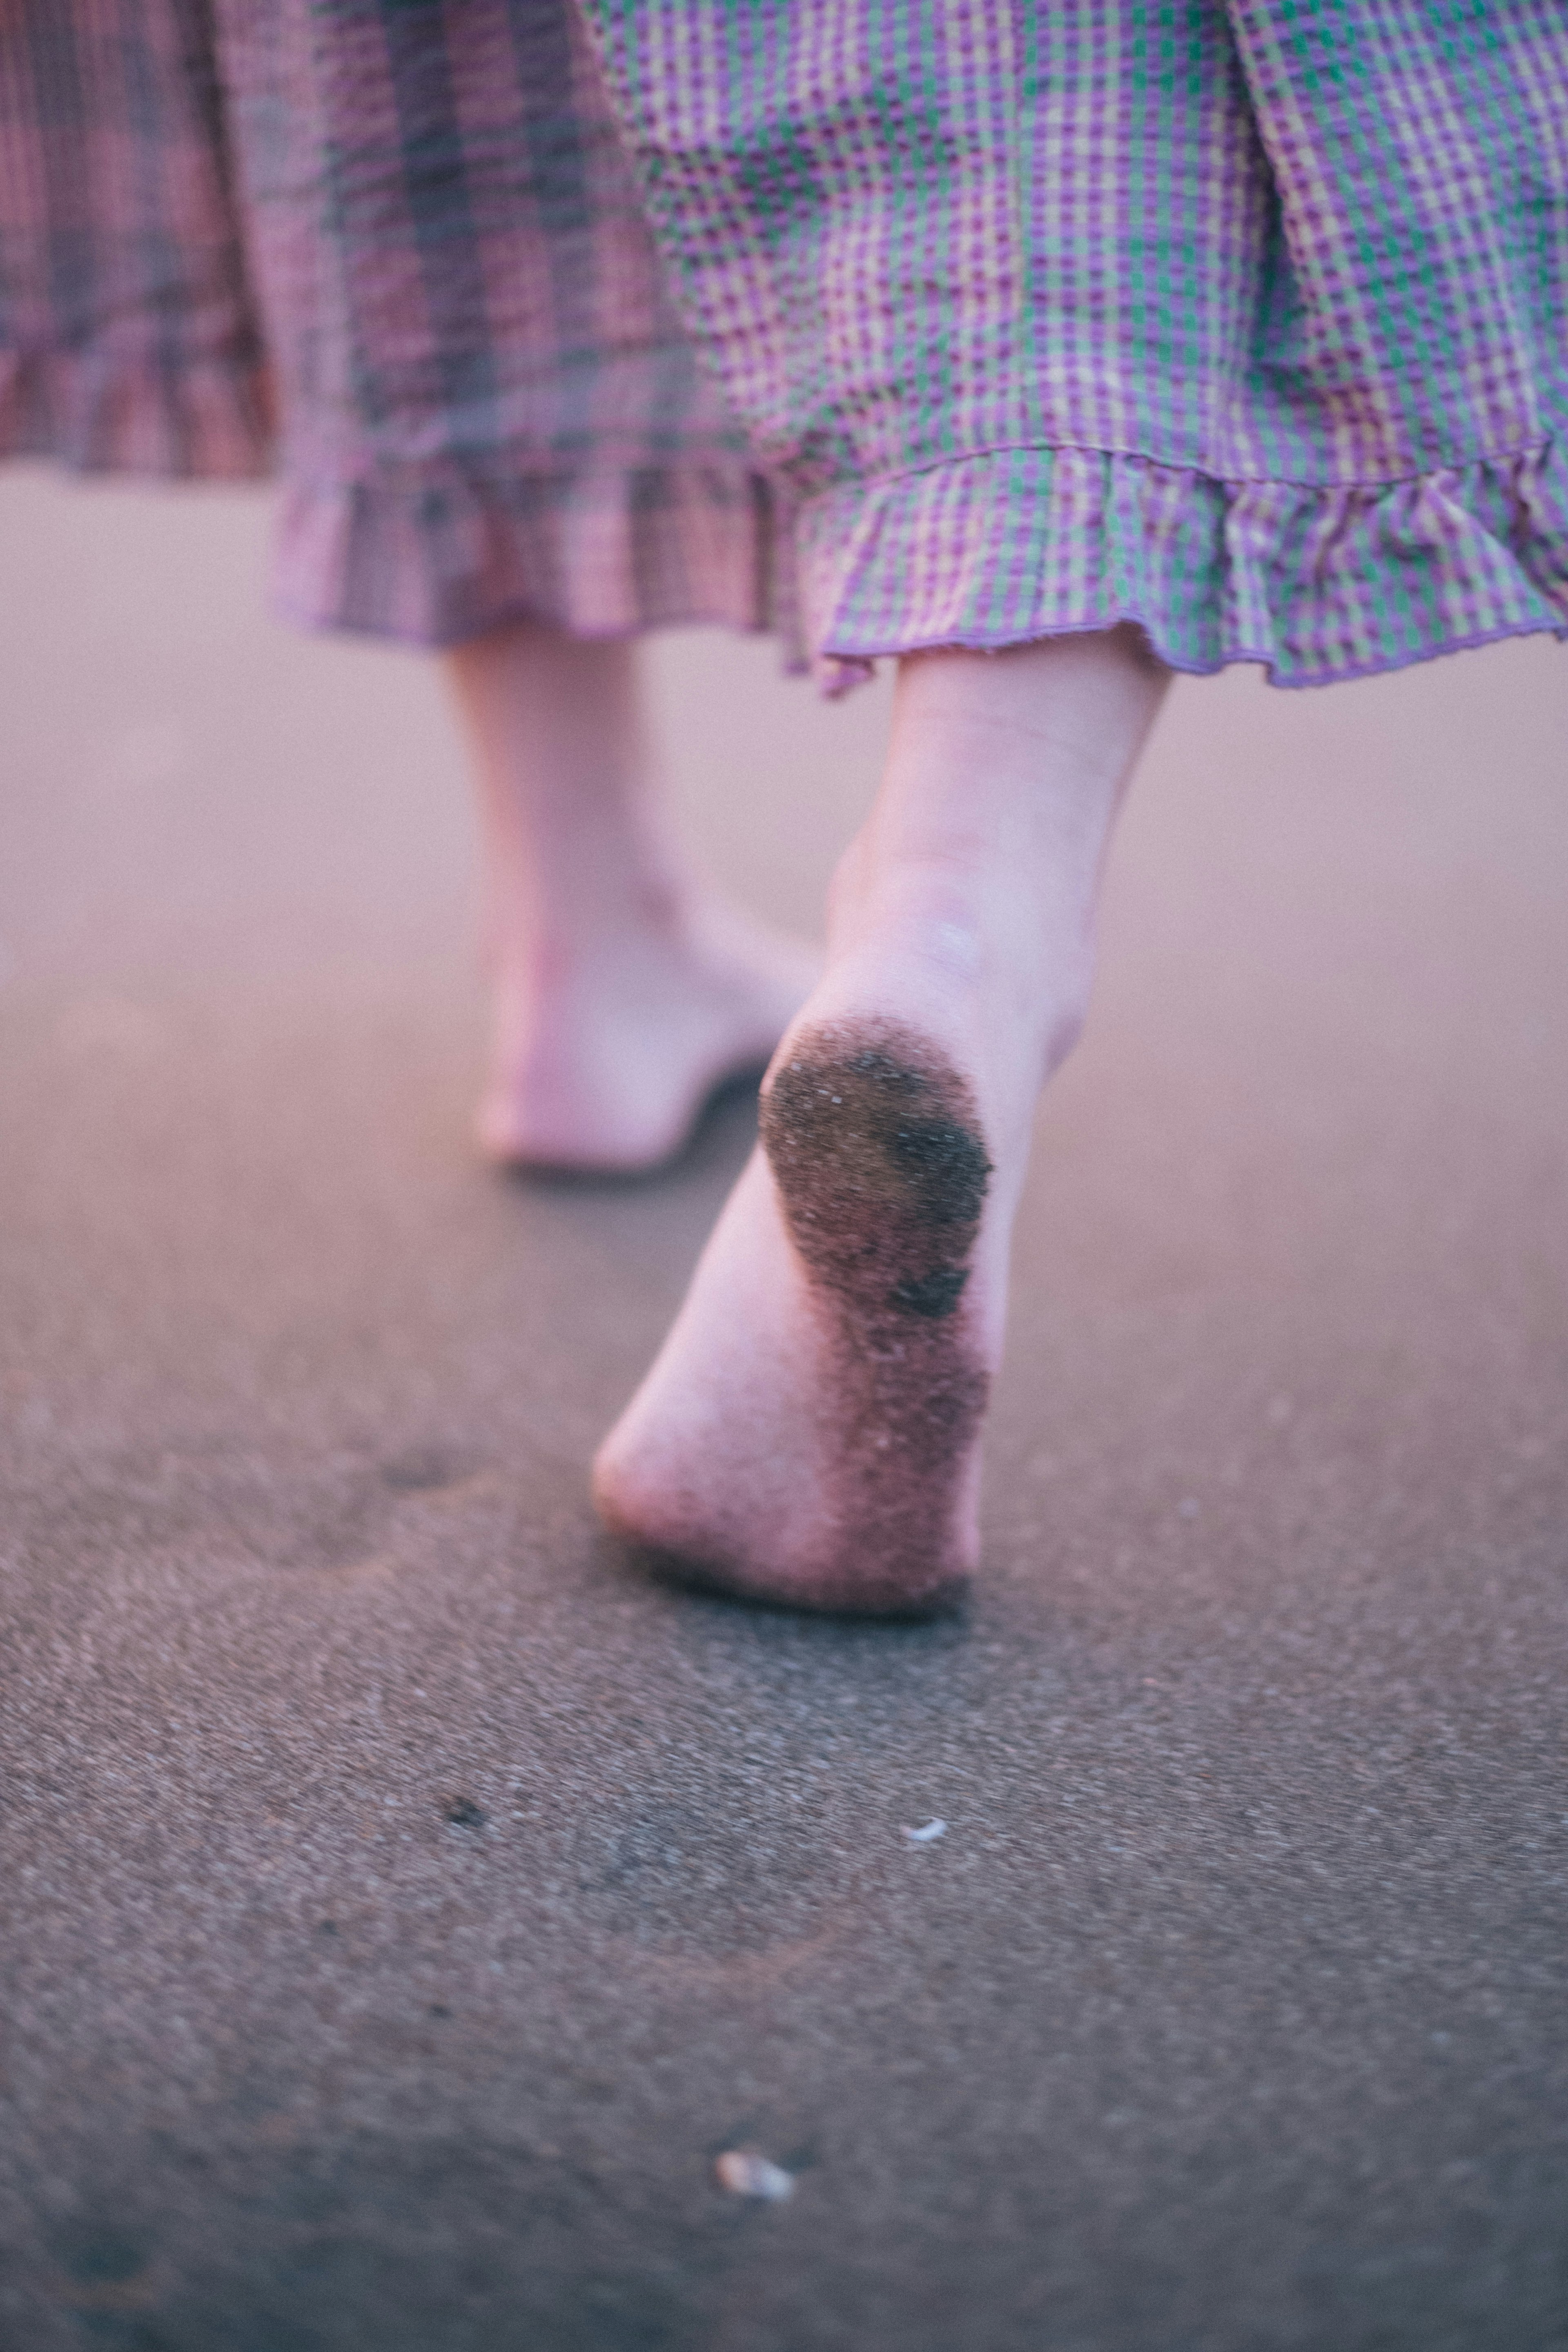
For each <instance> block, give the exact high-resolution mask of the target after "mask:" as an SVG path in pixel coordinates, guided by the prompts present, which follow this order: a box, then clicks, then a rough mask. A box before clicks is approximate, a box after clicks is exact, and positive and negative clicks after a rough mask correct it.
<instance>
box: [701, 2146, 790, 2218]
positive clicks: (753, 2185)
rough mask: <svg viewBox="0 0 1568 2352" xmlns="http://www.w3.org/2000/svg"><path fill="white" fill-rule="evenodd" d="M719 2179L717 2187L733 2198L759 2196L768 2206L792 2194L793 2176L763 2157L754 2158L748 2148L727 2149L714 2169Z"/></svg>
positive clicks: (781, 2166)
mask: <svg viewBox="0 0 1568 2352" xmlns="http://www.w3.org/2000/svg"><path fill="white" fill-rule="evenodd" d="M713 2169H714V2171H715V2172H716V2173H717V2174H718V2176H719V2186H720V2187H721V2189H728V2190H729V2191H730V2193H731V2196H732V2197H760V2198H762V2199H763V2202H764V2203H766V2204H769V2205H782V2204H783V2202H784V2199H785V2198H786V2197H793V2196H794V2194H795V2175H794V2173H793V2172H786V2171H785V2170H784V2167H783V2165H782V2164H770V2163H769V2161H768V2159H767V2158H766V2157H765V2156H753V2155H752V2153H751V2152H750V2150H749V2149H746V2148H740V2147H728V2148H726V2149H725V2151H724V2153H723V2155H722V2156H721V2158H719V2160H718V2162H717V2163H716V2164H715V2165H714V2167H713Z"/></svg>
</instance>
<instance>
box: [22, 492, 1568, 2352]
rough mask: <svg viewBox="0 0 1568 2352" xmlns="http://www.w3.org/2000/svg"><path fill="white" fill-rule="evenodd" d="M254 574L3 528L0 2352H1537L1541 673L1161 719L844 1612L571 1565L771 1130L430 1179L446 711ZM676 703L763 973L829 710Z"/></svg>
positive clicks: (1541, 1847)
mask: <svg viewBox="0 0 1568 2352" xmlns="http://www.w3.org/2000/svg"><path fill="white" fill-rule="evenodd" d="M264 525H265V503H264V501H263V500H260V499H257V498H254V497H251V496H249V495H230V494H226V493H225V494H209V495H205V496H201V497H195V496H191V497H157V496H153V495H142V494H135V493H131V492H124V491H117V490H102V489H99V490H94V489H67V488H58V487H57V486H55V485H53V484H51V483H49V482H47V481H46V480H45V479H44V478H42V477H37V476H27V475H23V476H18V477H15V478H10V479H9V480H8V481H7V482H6V483H5V485H4V486H0V551H4V558H5V560H4V562H3V563H0V602H3V604H4V625H3V626H0V672H3V682H0V690H3V696H4V706H3V707H4V710H5V722H4V736H3V739H0V740H3V744H4V748H3V750H0V763H3V766H4V786H3V795H0V812H3V814H0V837H3V840H4V854H3V856H0V941H3V942H4V949H5V976H4V980H3V982H0V1485H3V1497H4V1502H3V1517H0V1612H3V1620H4V1622H3V1624H0V1770H3V1780H0V1790H3V1811H0V1890H3V1893H0V1900H3V1905H4V1928H3V1933H4V1971H3V1980H0V2004H3V2010H4V2015H3V2019H0V2116H3V2118H4V2128H3V2129H0V2345H3V2346H4V2347H5V2352H75V2347H100V2346H103V2347H124V2348H125V2352H349V2347H353V2352H360V2347H363V2352H459V2347H461V2348H462V2352H468V2347H474V2352H480V2347H483V2352H655V2347H658V2352H666V2348H667V2347H668V2352H837V2347H844V2352H1188V2347H1191V2352H1199V2347H1201V2352H1261V2348H1262V2347H1268V2352H1285V2348H1286V2347H1313V2352H1316V2348H1317V2347H1322V2352H1373V2347H1375V2352H1405V2348H1406V2347H1408V2352H1447V2347H1454V2352H1460V2347H1462V2352H1482V2347H1485V2348H1486V2352H1490V2347H1496V2352H1538V2347H1539V2348H1540V2352H1544V2347H1552V2346H1556V2345H1560V2344H1563V2342H1565V2341H1568V2231H1565V2230H1564V2227H1563V2212H1564V2191H1565V2189H1568V2097H1565V2089H1568V2085H1565V2080H1564V2077H1565V2074H1568V2036H1565V2032H1564V2025H1565V2020H1568V2008H1565V2001H1564V1992H1565V1978H1568V1888H1565V1875H1568V1873H1565V1856H1568V1827H1565V1816H1568V1779H1565V1777H1564V1771H1563V1664H1564V1651H1565V1648H1568V1642H1565V1633H1568V1577H1565V1572H1564V1571H1565V1568H1568V1179H1565V1170H1568V920H1565V919H1564V908H1565V905H1568V655H1565V654H1564V652H1563V649H1562V648H1560V647H1558V646H1554V645H1552V644H1550V643H1547V642H1542V641H1537V642H1533V643H1530V644H1526V645H1514V646H1500V647H1497V648H1493V649H1490V650H1489V651H1486V652H1482V653H1477V654H1469V655H1465V656H1458V658H1456V659H1454V660H1452V661H1449V662H1447V663H1443V664H1438V665H1436V666H1434V667H1428V668H1425V669H1422V670H1418V671H1413V672H1410V673H1407V674H1405V675H1404V676H1402V677H1395V678H1392V679H1387V680H1380V681H1372V682H1369V683H1365V684H1362V685H1357V686H1353V687H1349V688H1341V689H1336V690H1334V691H1332V692H1329V693H1321V694H1315V695H1294V696H1288V695H1281V694H1277V693H1273V692H1271V691H1270V690H1269V689H1268V688H1266V687H1265V686H1263V685H1262V684H1261V683H1259V682H1258V680H1257V679H1256V678H1254V677H1250V676H1247V675H1244V674H1237V675H1233V676H1231V677H1227V678H1225V679H1223V680H1220V681H1217V682H1214V683H1194V684H1190V685H1189V684H1184V685H1183V686H1182V687H1181V688H1178V690H1177V692H1176V694H1175V696H1174V697H1173V702H1172V704H1171V707H1170V709H1169V710H1168V711H1167V713H1166V715H1165V717H1164V719H1163V720H1162V722H1161V726H1160V729H1159V730H1158V734H1157V737H1156V740H1155V741H1154V744H1153V746H1152V750H1151V752H1150V754H1149V757H1148V759H1147V761H1146V763H1145V766H1144V770H1143V773H1142V779H1141V782H1140V783H1139V785H1138V787H1137V789H1136V792H1135V795H1134V799H1133V803H1132V805H1131V811H1130V814H1129V817H1128V820H1127V824H1126V827H1125V830H1124V833H1123V835H1122V836H1121V841H1120V844H1119V846H1118V850H1117V853H1116V856H1115V860H1114V866H1113V871H1112V876H1111V883H1110V904H1109V907H1108V910H1107V919H1106V927H1105V955H1104V964H1103V970H1102V976H1101V981H1100V988H1099V992H1098V995H1097V998H1096V1002H1095V1006H1094V1009H1093V1013H1092V1014H1091V1018H1090V1022H1089V1030H1088V1034H1087V1036H1086V1038H1085V1041H1084V1043H1083V1045H1082V1046H1081V1047H1080V1049H1079V1053H1078V1055H1077V1056H1076V1057H1075V1059H1074V1061H1073V1062H1072V1064H1071V1065H1070V1066H1068V1069H1067V1071H1066V1072H1065V1073H1064V1074H1063V1076H1062V1077H1061V1079H1060V1081H1059V1083H1058V1087H1057V1088H1056V1090H1055V1092H1054V1094H1053V1097H1052V1098H1051V1100H1050V1102H1049V1104H1048V1106H1047V1109H1046V1111H1045V1113H1044V1116H1043V1118H1042V1120H1041V1125H1040V1135H1039V1149H1038V1154H1037V1164H1036V1167H1035V1171H1034V1174H1033V1177H1032V1180H1031V1185H1030V1190H1029V1192H1028V1195H1027V1198H1026V1203H1025V1208H1024V1213H1023V1219H1022V1227H1021V1236H1020V1247H1019V1253H1018V1265H1017V1297H1016V1315H1015V1324H1014V1333H1013V1339H1012V1344H1011V1349H1010V1353H1009V1358H1008V1361H1007V1365H1006V1367H1005V1372H1004V1374H1003V1377H1002V1380H1001V1381H1000V1382H999V1384H998V1389H997V1393H996V1405H995V1415H994V1439H993V1443H992V1446H991V1467H990V1485H989V1499H988V1504H987V1510H986V1523H985V1563H984V1571H983V1574H982V1576H981V1579H980V1581H979V1584H978V1587H977V1590H976V1594H975V1597H974V1600H973V1603H972V1604H971V1606H970V1608H969V1610H968V1612H967V1613H966V1614H964V1615H963V1617H961V1618H960V1619H958V1620H956V1621H953V1622H940V1623H936V1624H932V1625H929V1626H923V1627H902V1628H879V1627H875V1626H867V1625H848V1626H846V1625H838V1624H835V1623H832V1622H824V1621H811V1620H806V1619H795V1618H791V1617H789V1616H787V1615H781V1614H777V1613H766V1614H764V1613H752V1612H747V1611H745V1610H743V1609H740V1608H736V1607H733V1606H729V1605H726V1604H724V1603H722V1602H721V1601H707V1600H700V1599H694V1598H692V1597H690V1596H689V1595H682V1594H679V1593H675V1592H672V1591H668V1590H667V1589H664V1588H662V1587H660V1586H659V1585H657V1584H655V1583H652V1582H649V1581H646V1580H642V1579H640V1578H638V1577H637V1576H636V1575H634V1574H632V1573H631V1572H630V1571H629V1570H628V1569H627V1567H626V1563H625V1561H624V1559H622V1558H621V1557H620V1555H619V1554H618V1553H617V1552H616V1549H615V1547H614V1545H613V1544H611V1543H610V1542H609V1541H608V1540H607V1539H606V1538H603V1537H601V1536H600V1535H599V1534H598V1533H597V1532H596V1530H595V1525H594V1522H593V1518H592V1516H591V1513H590V1511H589V1508H588V1506H587V1503H586V1500H585V1496H584V1477H585V1471H586V1465H587V1461H588V1457H589V1454H590V1453H591V1450H592V1447H593V1444H594V1443H595V1439H596V1438H597V1436H598V1435H599V1433H601V1431H602V1429H603V1428H604V1426H605V1424H606V1423H607V1422H608V1421H609V1420H610V1418H611V1417H612V1416H613V1414H614V1413H615V1412H616V1409H617V1408H618V1407H619V1405H620V1404H621V1403H622V1402H624V1400H625V1398H626V1395H627V1394H628V1393H629V1392H630V1390H631V1388H632V1387H633V1385H634V1384H635V1381H636V1380H637V1377H638V1375H639V1373H640V1371H641V1370H642V1369H643V1367H644V1365H645V1363H646V1362H647V1359H648V1357H649V1356H650V1354H651V1352H652V1350H653V1349H654V1347H655V1345H656V1343H657V1341H658V1338H659V1336H660V1333H661V1330H662V1328H663V1327H664V1324H665V1322H666V1321H667V1319H668V1316H669V1314H670V1312H671V1310H672V1308H673V1307H674V1305H675V1303H676V1301H677V1299H678V1297H679V1293H680V1290H681V1287H682V1285H683V1283H684V1280H685V1277H686V1275H687V1272H688V1270H689V1266H690V1264H691V1262H692V1259H693V1257H694V1256H695V1254H696V1252H697V1250H698V1248H699V1247H700V1243H701V1239H702V1237H703V1234H704V1233H705V1231H706V1228H707V1226H708V1224H709V1223H710V1220H711V1218H712V1216H713V1214H714V1213H715V1211H716V1210H717V1207H718V1205H719V1203H720V1202H721V1198H722V1196H723V1193H724V1192H725V1190H726V1188H727V1186H728V1184H729V1183H730V1181H731V1180H732V1178H733V1175H734V1174H735V1172H736V1171H737V1170H738V1168H739V1166H740V1164H741V1161H742V1157H743V1155H744V1152H745V1150H746V1149H747V1147H748V1141H749V1136H750V1132H751V1122H752V1110H751V1109H750V1108H749V1107H748V1106H747V1104H746V1103H745V1102H744V1101H743V1100H738V1101H732V1102H731V1104H730V1105H729V1106H728V1107H727V1108H726V1109H725V1110H724V1111H723V1113H722V1114H721V1116H720V1117H718V1118H715V1119H714V1120H713V1121H711V1122H710V1124H709V1126H708V1127H707V1128H706V1129H705V1130H704V1131H703V1133H702V1135H701V1137H700V1139H699V1141H698V1144H697V1146H696V1148H695V1150H693V1151H692V1153H691V1154H690V1155H689V1158H688V1160H686V1161H685V1162H684V1163H683V1164H682V1165H681V1167H680V1168H679V1170H677V1171H675V1172H674V1173H672V1174H670V1175H669V1176H668V1177H667V1178H665V1179H663V1180H661V1181H658V1182H656V1183H651V1184H644V1185H637V1184H624V1183H623V1184H613V1183H603V1184H593V1183H581V1182H580V1183H576V1184H567V1183H555V1184H543V1183H536V1184H532V1185H527V1184H521V1183H517V1182H510V1181H502V1180H500V1179H498V1178H497V1177H495V1176H492V1175H491V1174H489V1173H487V1172H486V1171H485V1170H484V1169H483V1168H481V1167H480V1166H479V1165H478V1164H477V1163H476V1160H475V1159H474V1157H473V1156H472V1153H471V1151H470V1150H469V1147H468V1140H467V1128H466V1122H467V1118H468V1110H469V1106H470V1102H471V1098H472V1097H473V1094H474V1090H475V1086H476V1080H477V1069H478V1058H477V1049H478V1040H479V999H478V995H477V992H476V990H475V986H474V982H473V980H472V976H471V935H472V928H473V926H472V914H471V902H472V896H473V893H472V885H471V876H470V862H471V852H470V834H469V824H468V814H467V811H466V808H465V805H464V802H463V797H462V780H461V775H460V771H459V768H458V758H457V751H456V746H455V742H454V740H453V739H452V736H451V734H450V732H449V730H448V727H447V720H446V718H445V714H444V712H443V710H442V709H441V706H440V703H439V700H438V697H437V688H436V682H435V680H434V678H433V677H432V675H431V673H430V671H429V670H428V668H427V667H426V665H425V664H424V663H423V662H422V661H420V660H419V659H417V658H416V657H415V656H407V655H402V654H397V653H393V652H389V651H386V650H384V649H380V648H374V647H364V646H353V645H343V644H326V643H323V644H307V643H303V642H300V641H299V640H297V639H295V638H293V637H291V636H289V635H288V634H287V633H285V632H284V631H282V630H281V629H279V628H276V627H274V626H273V625H270V624H269V623H268V622H267V621H266V620H265V619H264V618H263V616H262V612H261V593H260V587H259V575H260V563H261V555H260V546H261V539H262V534H263V530H264ZM654 682H655V689H656V694H657V698H658V708H659V710H660V713H661V720H662V724H663V726H664V729H665V733H666V738H667V740H668V746H669V752H670V757H671V760H672V761H673V762H674V764H675V767H676V770H677V772H678V774H679V782H680V789H681V792H682V795H683V798H684V801H685V803H686V805H687V808H688V811H689V821H690V823H691V824H692V826H693V828H694V830H695V832H696V834H697V835H698V836H699V837H700V840H701V841H702V843H703V844H704V845H705V847H706V849H707V850H708V852H709V854H710V856H712V857H713V859H714V861H715V862H716V863H717V864H718V866H720V867H721V870H723V871H725V872H727V873H728V874H729V875H730V876H731V878H732V879H733V881H734V882H735V884H736V886H737V887H739V888H740V889H742V891H743V892H745V893H746V894H747V895H748V896H749V897H750V898H751V899H752V902H753V903H755V904H757V905H759V906H761V907H763V908H765V909H767V910H769V911H771V912H773V913H776V914H779V915H782V916H785V917H789V918H792V919H805V918H808V917H809V915H810V912H811V909H812V908H813V906H814V903H815V900H816V894H817V892H818V891H819V889H820V887H821V882H822V879H823V877H824V876H825V874H826V870H827V867H828V866H829V865H830V863H831V860H832V857H833V856H834V854H835V850H836V847H837V845H838V843H839V842H840V841H841V840H842V839H843V838H844V836H845V835H846V834H847V831H848V829H849V827H850V826H851V825H852V824H853V822H854V819H855V814H856V811H857V809H858V806H859V805H860V803H861V802H862V800H863V798H864V794H865V792H866V790H867V788H868V783H869V782H870V776H871V771H872V768H873V766H874V761H875V757H876V749H877V743H878V740H879V730H880V729H881V727H882V726H883V724H884V723H885V717H886V705H885V700H884V699H883V698H882V689H881V688H877V689H874V690H872V692H871V693H870V694H869V695H868V696H867V697H864V698H861V699H860V700H859V701H858V702H855V701H852V702H851V703H849V704H848V705H847V706H845V707H844V708H842V709H826V708H823V707H819V706H817V705H816V704H815V703H814V702H813V701H812V699H811V697H810V694H809V690H808V689H805V688H801V687H799V686H792V685H789V684H787V683H785V682H784V681H782V680H780V679H779V678H778V677H776V675H775V671H774V667H773V657H772V655H771V653H770V651H769V650H768V648H767V647H765V646H761V645H756V644H727V643H724V642H721V641H719V640H709V639H704V638H700V637H692V638H680V639H675V640H671V641H669V642H668V644H666V645H664V646H661V647H660V649H659V651H658V656H657V659H656V663H655V676H654ZM932 1820H936V1821H941V1822H945V1824H946V1827H945V1830H944V1832H942V1835H941V1836H940V1837H932V1838H931V1839H930V1840H929V1841H927V1842H926V1843H918V1842H916V1841H914V1840H912V1839H911V1838H910V1836H909V1835H908V1833H907V1832H908V1831H909V1830H910V1828H911V1827H915V1826H919V1825H921V1824H923V1823H925V1822H928V1821H932ZM731 2151H738V2152H741V2153H744V2154H751V2155H754V2156H756V2157H760V2158H766V2159H767V2160H768V2162H769V2164H771V2165H772V2166H774V2167H776V2168H779V2169H780V2170H781V2171H783V2172H786V2173H788V2174H789V2175H790V2176H791V2177H792V2179H793V2192H792V2193H791V2194H790V2195H788V2196H787V2198H786V2197H784V2196H783V2195H773V2194H771V2193H770V2194H769V2195H768V2196H766V2197H751V2196H744V2195H738V2194H736V2193H733V2192H731V2191H730V2190H727V2189H725V2188H724V2187H723V2186H722V2185H721V2179H719V2177H718V2176H717V2175H716V2173H715V2169H714V2167H715V2162H716V2159H717V2158H720V2157H721V2156H722V2155H724V2154H726V2153H728V2152H731ZM729 2169H730V2173H731V2177H733V2178H736V2179H740V2178H742V2176H744V2177H745V2178H752V2177H753V2171H752V2170H749V2169H748V2168H743V2167H731V2168H729ZM754 2177H755V2178H756V2179H770V2178H771V2176H770V2175H767V2174H765V2173H763V2172H761V2171H755V2172H754Z"/></svg>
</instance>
